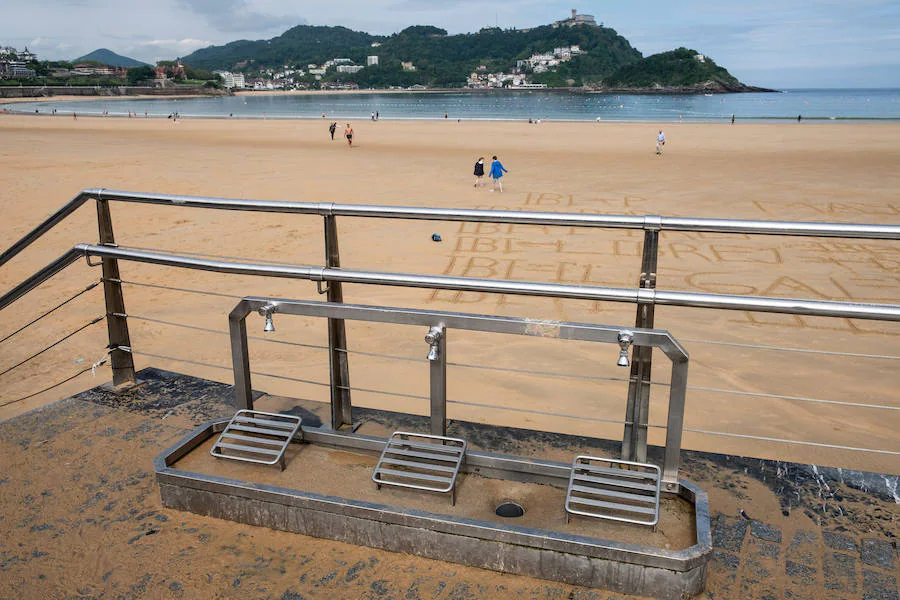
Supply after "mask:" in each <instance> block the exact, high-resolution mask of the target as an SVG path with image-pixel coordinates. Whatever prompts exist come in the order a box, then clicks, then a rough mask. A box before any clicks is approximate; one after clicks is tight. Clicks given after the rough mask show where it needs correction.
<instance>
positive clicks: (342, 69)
mask: <svg viewBox="0 0 900 600" xmlns="http://www.w3.org/2000/svg"><path fill="white" fill-rule="evenodd" d="M335 68H336V69H337V72H338V73H359V72H360V71H362V70H363V68H364V67H363V66H362V65H338V66H337V67H335Z"/></svg>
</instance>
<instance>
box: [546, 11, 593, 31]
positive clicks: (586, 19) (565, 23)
mask: <svg viewBox="0 0 900 600" xmlns="http://www.w3.org/2000/svg"><path fill="white" fill-rule="evenodd" d="M576 25H592V26H594V27H596V26H597V21H596V19H594V15H579V14H578V11H577V10H576V9H574V8H573V9H572V16H571V17H569V18H568V19H563V20H562V21H556V22H555V23H553V27H575V26H576Z"/></svg>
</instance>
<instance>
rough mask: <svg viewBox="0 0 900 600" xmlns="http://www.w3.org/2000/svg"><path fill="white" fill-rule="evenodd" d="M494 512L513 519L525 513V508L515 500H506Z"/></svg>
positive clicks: (499, 515)
mask: <svg viewBox="0 0 900 600" xmlns="http://www.w3.org/2000/svg"><path fill="white" fill-rule="evenodd" d="M494 512H496V513H497V516H498V517H506V518H508V519H512V518H515V517H521V516H522V515H524V514H525V509H524V508H522V507H521V506H519V505H518V504H516V503H515V502H504V503H503V504H501V505H500V506H498V507H497V510H496V511H494Z"/></svg>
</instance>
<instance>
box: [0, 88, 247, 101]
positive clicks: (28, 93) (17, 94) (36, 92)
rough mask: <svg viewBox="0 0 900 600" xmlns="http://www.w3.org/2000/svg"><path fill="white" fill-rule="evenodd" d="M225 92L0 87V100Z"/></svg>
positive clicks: (213, 91)
mask: <svg viewBox="0 0 900 600" xmlns="http://www.w3.org/2000/svg"><path fill="white" fill-rule="evenodd" d="M228 94H229V92H228V91H227V90H222V89H215V88H205V87H193V86H191V87H166V88H159V87H132V86H126V85H122V86H115V87H100V86H71V87H70V86H40V85H32V86H28V85H25V86H15V87H13V86H9V87H3V86H0V98H49V97H51V96H198V95H201V96H226V95H228Z"/></svg>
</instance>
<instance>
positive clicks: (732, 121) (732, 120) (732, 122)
mask: <svg viewBox="0 0 900 600" xmlns="http://www.w3.org/2000/svg"><path fill="white" fill-rule="evenodd" d="M731 124H732V125H734V115H731Z"/></svg>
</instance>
